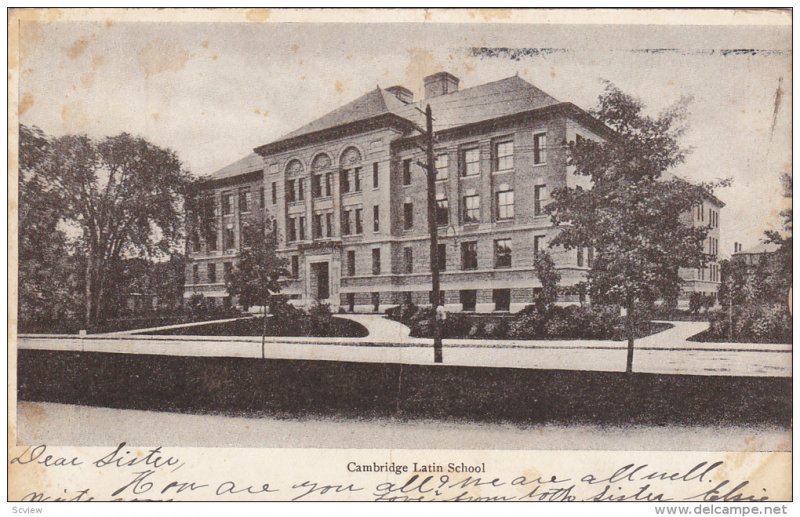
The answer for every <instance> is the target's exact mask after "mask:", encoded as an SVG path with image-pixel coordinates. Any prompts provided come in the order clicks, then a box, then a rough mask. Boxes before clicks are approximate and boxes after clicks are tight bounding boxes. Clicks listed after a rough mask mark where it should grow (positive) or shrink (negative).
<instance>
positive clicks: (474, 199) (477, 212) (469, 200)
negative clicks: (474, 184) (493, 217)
mask: <svg viewBox="0 0 800 517" xmlns="http://www.w3.org/2000/svg"><path fill="white" fill-rule="evenodd" d="M463 209H464V212H463V216H462V222H463V223H464V224H469V223H477V222H480V220H481V197H480V196H479V195H478V194H470V195H468V196H464V202H463Z"/></svg>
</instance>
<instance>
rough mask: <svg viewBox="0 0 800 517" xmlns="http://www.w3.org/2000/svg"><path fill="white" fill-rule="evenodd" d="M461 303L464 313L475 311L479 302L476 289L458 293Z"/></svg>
mask: <svg viewBox="0 0 800 517" xmlns="http://www.w3.org/2000/svg"><path fill="white" fill-rule="evenodd" d="M458 298H459V301H460V302H461V310H462V311H474V310H475V304H476V302H477V300H478V291H476V290H475V289H465V290H463V291H459V293H458Z"/></svg>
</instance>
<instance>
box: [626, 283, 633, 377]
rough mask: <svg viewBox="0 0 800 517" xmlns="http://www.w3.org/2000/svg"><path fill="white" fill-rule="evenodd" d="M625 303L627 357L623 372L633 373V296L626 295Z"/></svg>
mask: <svg viewBox="0 0 800 517" xmlns="http://www.w3.org/2000/svg"><path fill="white" fill-rule="evenodd" d="M626 305H627V307H626V310H627V311H628V314H627V316H626V317H625V333H626V334H627V337H628V358H627V361H626V363H625V373H633V297H631V296H629V297H628V299H627V304H626Z"/></svg>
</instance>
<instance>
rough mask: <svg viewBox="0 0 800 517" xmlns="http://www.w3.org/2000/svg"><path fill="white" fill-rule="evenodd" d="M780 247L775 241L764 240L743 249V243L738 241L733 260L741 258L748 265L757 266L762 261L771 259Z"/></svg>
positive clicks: (735, 245)
mask: <svg viewBox="0 0 800 517" xmlns="http://www.w3.org/2000/svg"><path fill="white" fill-rule="evenodd" d="M779 248H780V246H779V245H778V244H775V243H774V242H764V243H761V244H756V245H755V246H753V247H750V248H747V249H744V250H743V249H742V245H741V244H739V243H738V242H737V243H735V244H734V253H733V257H732V260H741V261H744V263H745V264H747V265H748V266H757V265H758V264H760V263H761V262H764V261H767V260H770V257H772V256H774V254H775V252H776V251H778V249H779Z"/></svg>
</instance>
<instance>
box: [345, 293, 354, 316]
mask: <svg viewBox="0 0 800 517" xmlns="http://www.w3.org/2000/svg"><path fill="white" fill-rule="evenodd" d="M346 296H347V310H348V311H350V312H353V311H354V310H355V308H356V295H355V293H347V295H346Z"/></svg>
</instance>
